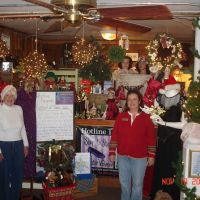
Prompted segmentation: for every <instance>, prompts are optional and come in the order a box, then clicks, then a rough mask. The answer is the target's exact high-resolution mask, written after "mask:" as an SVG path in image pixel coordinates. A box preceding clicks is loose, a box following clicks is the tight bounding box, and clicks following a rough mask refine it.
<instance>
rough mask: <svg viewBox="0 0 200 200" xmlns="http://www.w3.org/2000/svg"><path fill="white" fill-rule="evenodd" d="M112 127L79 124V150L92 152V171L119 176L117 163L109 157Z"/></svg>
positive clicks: (77, 130) (77, 129)
mask: <svg viewBox="0 0 200 200" xmlns="http://www.w3.org/2000/svg"><path fill="white" fill-rule="evenodd" d="M111 131H112V128H111V127H93V126H78V127H77V128H76V132H77V151H80V152H90V153H91V157H92V171H93V172H94V173H95V174H97V175H108V176H117V175H118V170H117V166H115V163H112V162H111V161H110V159H109V143H110V139H111Z"/></svg>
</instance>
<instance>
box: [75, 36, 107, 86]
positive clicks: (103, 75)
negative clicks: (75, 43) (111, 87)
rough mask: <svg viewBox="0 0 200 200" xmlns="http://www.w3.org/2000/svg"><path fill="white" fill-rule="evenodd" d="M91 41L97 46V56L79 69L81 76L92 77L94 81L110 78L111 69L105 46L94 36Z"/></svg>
mask: <svg viewBox="0 0 200 200" xmlns="http://www.w3.org/2000/svg"><path fill="white" fill-rule="evenodd" d="M91 43H92V44H93V45H94V46H96V49H97V52H98V53H97V56H95V57H94V58H93V59H92V61H91V62H90V63H88V64H86V65H85V66H84V67H83V68H81V69H80V70H79V76H80V77H82V78H83V79H90V80H91V81H93V82H98V81H100V82H102V81H104V80H109V79H110V77H111V71H110V67H109V63H108V61H107V59H106V58H105V55H104V54H103V47H102V46H101V45H100V44H99V42H97V41H96V40H95V39H94V38H93V37H92V38H91Z"/></svg>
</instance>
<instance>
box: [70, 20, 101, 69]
mask: <svg viewBox="0 0 200 200" xmlns="http://www.w3.org/2000/svg"><path fill="white" fill-rule="evenodd" d="M82 27H83V32H82V38H81V39H80V40H77V41H76V42H75V43H74V44H73V45H72V56H73V60H74V62H75V63H77V64H79V65H81V66H83V65H85V64H88V63H89V62H90V61H91V60H92V59H93V58H94V57H95V56H97V54H98V51H97V49H96V46H94V45H93V44H92V43H90V42H89V41H86V40H85V38H84V34H85V22H84V20H83V22H82Z"/></svg>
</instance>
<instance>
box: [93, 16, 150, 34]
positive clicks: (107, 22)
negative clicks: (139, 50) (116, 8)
mask: <svg viewBox="0 0 200 200" xmlns="http://www.w3.org/2000/svg"><path fill="white" fill-rule="evenodd" d="M93 25H97V26H103V27H111V28H113V27H114V28H117V29H118V30H120V31H126V32H140V33H146V32H148V31H150V30H151V28H150V27H147V26H142V25H138V24H132V23H128V22H124V21H120V20H116V19H109V18H103V19H102V20H100V21H98V22H95V23H94V24H93Z"/></svg>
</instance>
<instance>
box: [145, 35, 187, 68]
mask: <svg viewBox="0 0 200 200" xmlns="http://www.w3.org/2000/svg"><path fill="white" fill-rule="evenodd" d="M146 50H147V54H148V57H149V64H150V65H151V66H154V67H157V68H158V70H161V69H165V68H166V67H168V68H173V67H175V66H179V67H180V68H181V67H182V66H181V64H180V63H179V62H180V61H181V60H182V58H183V50H182V45H181V43H180V42H177V41H176V39H175V38H174V37H173V36H172V35H170V34H168V33H161V34H157V35H156V37H155V38H154V39H153V40H151V41H150V42H149V44H148V45H147V47H146Z"/></svg>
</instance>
